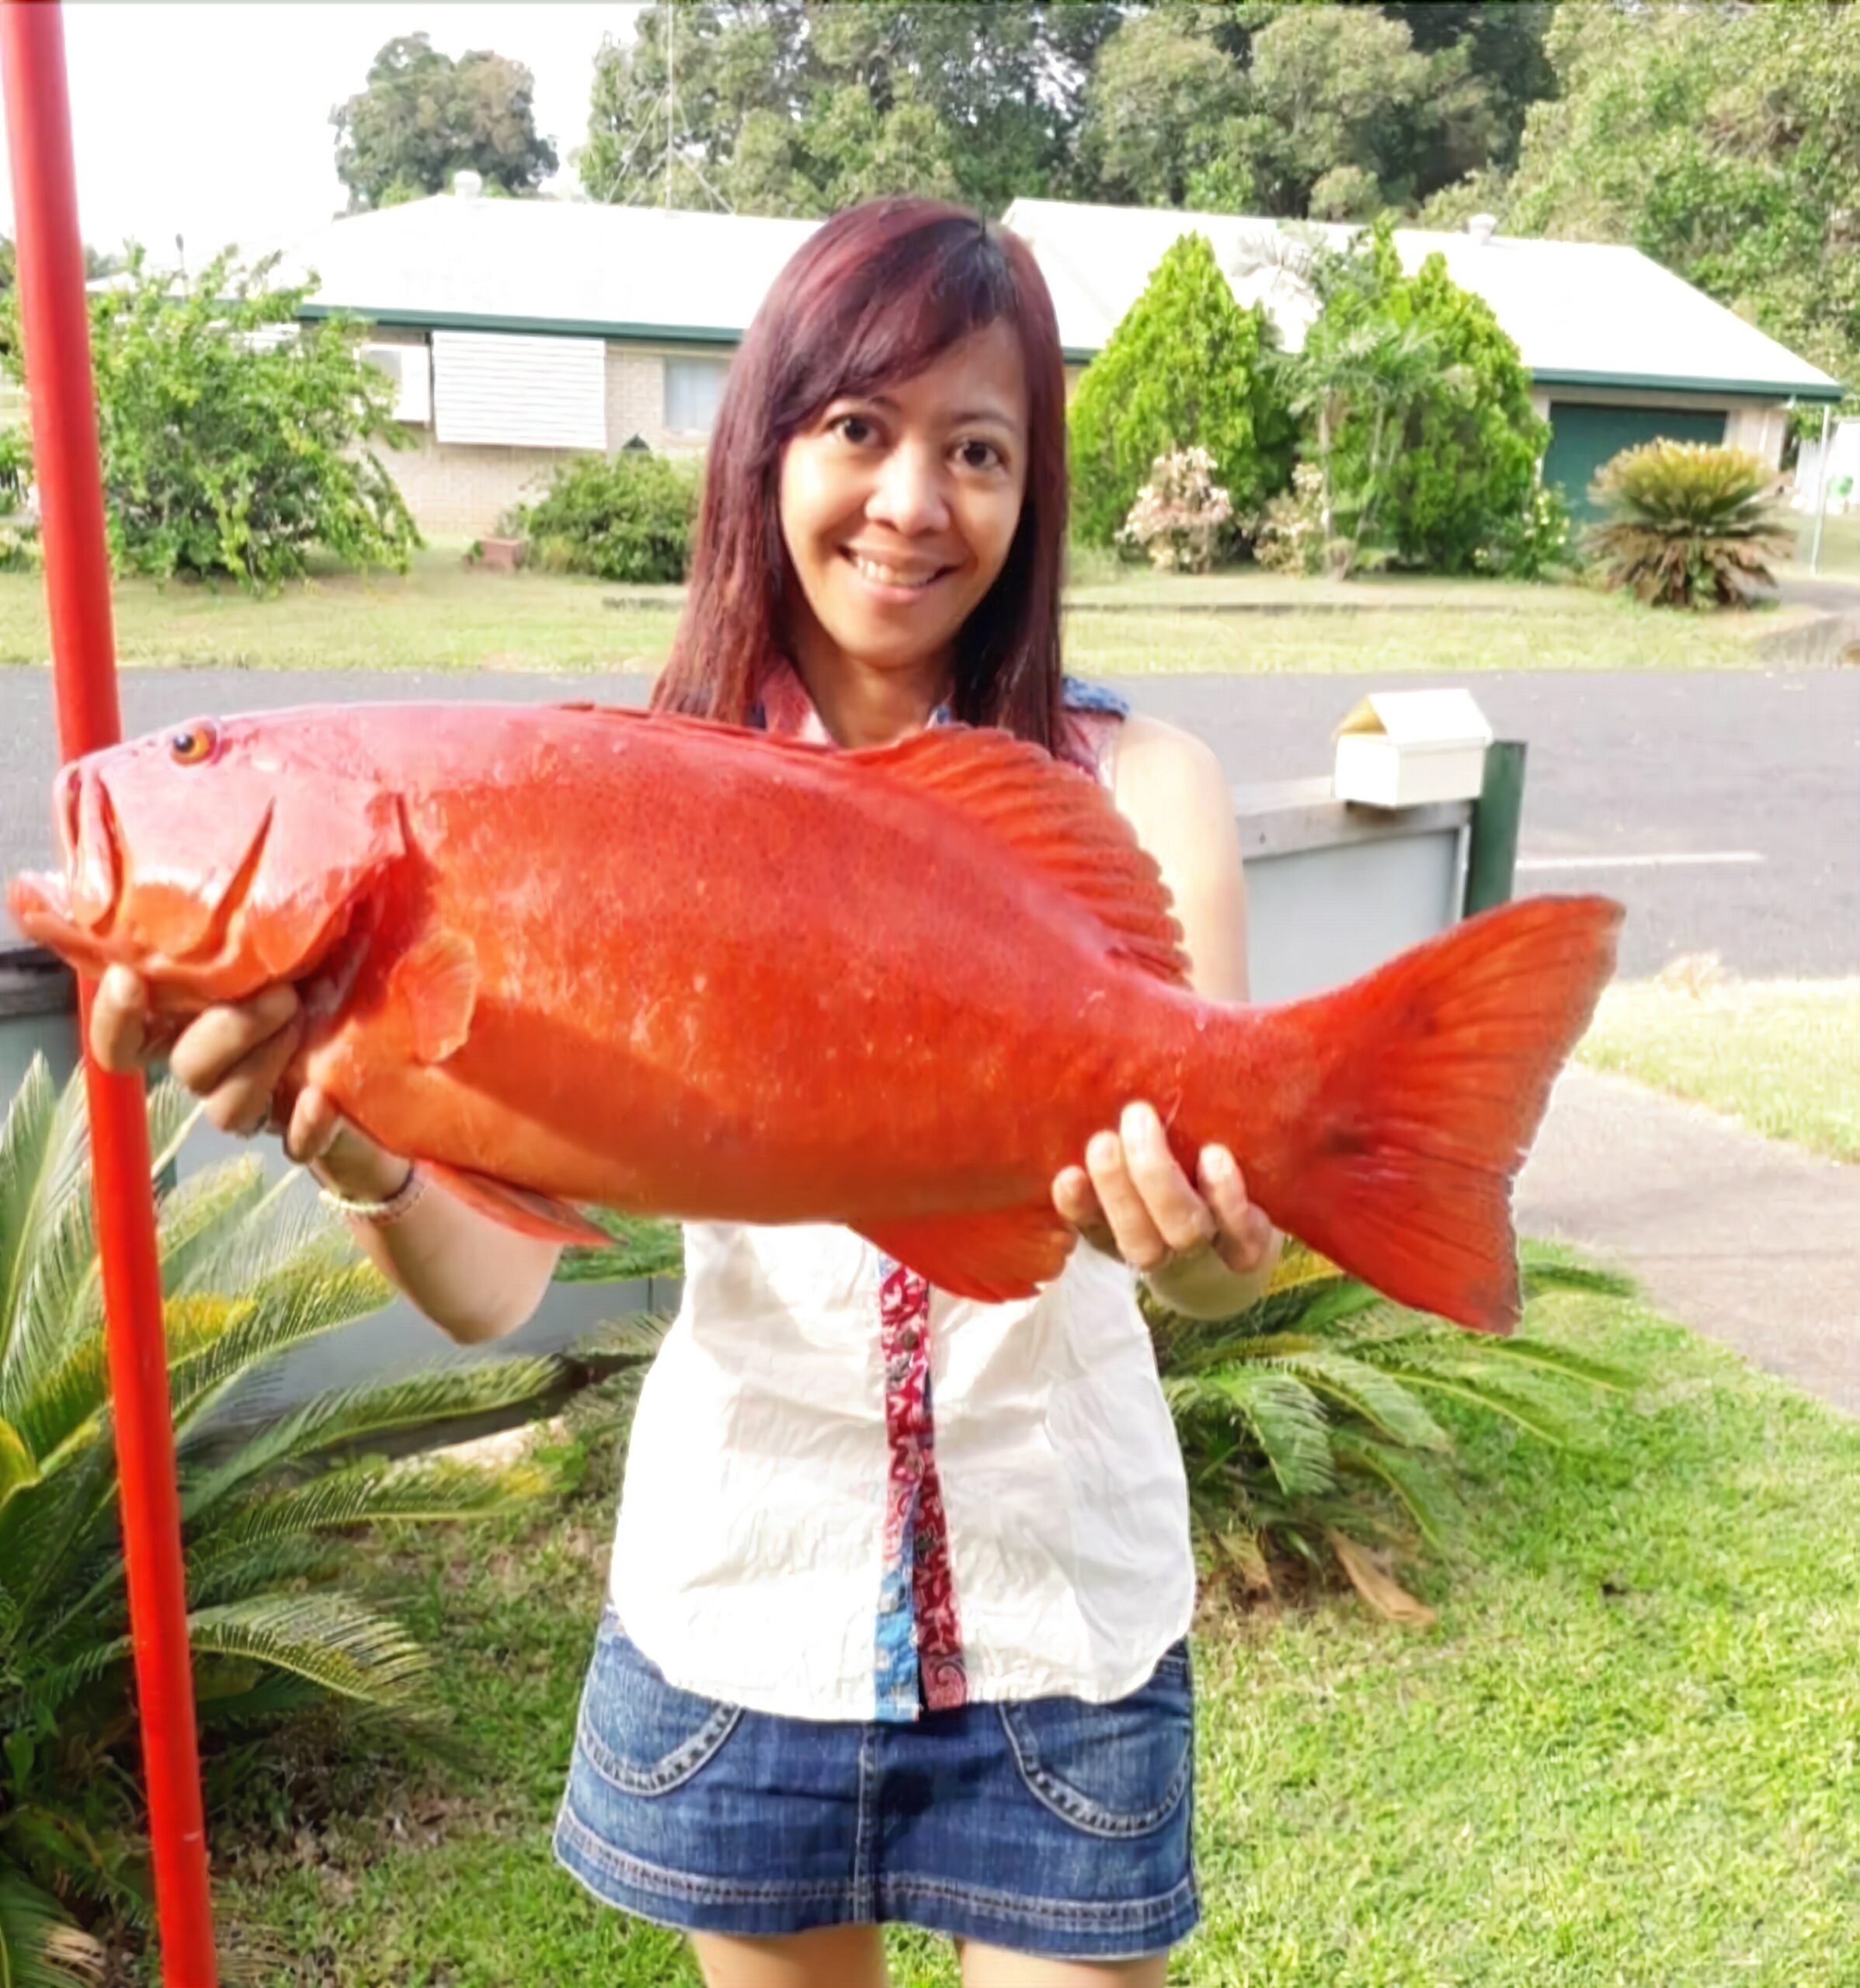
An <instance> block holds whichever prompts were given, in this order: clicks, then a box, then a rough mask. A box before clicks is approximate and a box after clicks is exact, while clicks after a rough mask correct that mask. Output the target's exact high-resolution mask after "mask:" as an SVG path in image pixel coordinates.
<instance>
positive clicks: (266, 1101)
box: [207, 1015, 304, 1138]
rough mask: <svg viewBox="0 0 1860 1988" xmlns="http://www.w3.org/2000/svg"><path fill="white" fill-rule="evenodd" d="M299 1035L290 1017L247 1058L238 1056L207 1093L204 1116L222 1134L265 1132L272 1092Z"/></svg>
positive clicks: (294, 1051)
mask: <svg viewBox="0 0 1860 1988" xmlns="http://www.w3.org/2000/svg"><path fill="white" fill-rule="evenodd" d="M303 1033H304V1028H303V1023H302V1022H301V1020H300V1019H299V1018H298V1017H297V1016H295V1015H293V1016H292V1017H290V1020H288V1021H287V1022H286V1023H285V1024H284V1026H283V1027H282V1028H280V1029H279V1030H276V1031H275V1032H274V1033H273V1034H270V1035H268V1036H267V1037H265V1039H264V1041H262V1042H261V1043H260V1044H259V1046H258V1048H256V1049H254V1050H253V1051H252V1052H251V1054H250V1055H246V1056H242V1057H241V1058H240V1059H239V1060H238V1062H236V1063H235V1064H234V1065H232V1067H231V1069H230V1070H228V1072H226V1074H225V1076H223V1077H222V1078H221V1080H220V1082H219V1083H217V1084H216V1085H214V1087H213V1089H212V1090H210V1091H209V1092H208V1093H207V1117H208V1118H209V1119H210V1121H212V1123H213V1124H216V1125H217V1126H218V1127H219V1128H220V1130H221V1131H222V1132H231V1133H234V1134H235V1135H237V1136H238V1138H251V1136H252V1134H253V1133H255V1132H261V1131H263V1130H264V1129H265V1127H266V1124H267V1123H268V1122H269V1120H270V1117H271V1099H272V1093H273V1092H274V1091H275V1090H276V1089H277V1087H278V1079H280V1077H282V1076H283V1074H284V1070H285V1066H286V1065H287V1064H288V1063H289V1062H290V1059H291V1058H292V1057H293V1056H294V1055H296V1054H297V1045H298V1044H299V1043H300V1041H301V1040H302V1037H303Z"/></svg>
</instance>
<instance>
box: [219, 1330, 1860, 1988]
mask: <svg viewBox="0 0 1860 1988" xmlns="http://www.w3.org/2000/svg"><path fill="white" fill-rule="evenodd" d="M1534 1322H1535V1324H1536V1325H1537V1326H1538V1327H1539V1328H1540V1329H1542V1330H1544V1331H1545V1333H1547V1334H1549V1336H1553V1337H1555V1338H1557V1339H1559V1340H1563V1341H1564V1342H1566V1343H1570V1344H1573V1345H1578V1346H1580V1347H1584V1348H1585V1349H1587V1350H1591V1351H1594V1352H1596V1353H1598V1354H1602V1355H1603V1356H1604V1357H1618V1358H1623V1359H1626V1360H1629V1361H1633V1362H1635V1363H1636V1364H1638V1365H1639V1366H1640V1367H1641V1368H1643V1371H1646V1372H1647V1373H1649V1374H1650V1375H1653V1376H1654V1377H1655V1378H1654V1381H1653V1383H1652V1384H1651V1385H1650V1387H1649V1388H1648V1389H1647V1390H1646V1392H1645V1393H1644V1394H1643V1397H1642V1398H1641V1399H1639V1400H1638V1401H1634V1402H1610V1403H1609V1404H1608V1405H1607V1406H1604V1408H1603V1409H1601V1410H1600V1411H1598V1436H1599V1437H1600V1438H1601V1439H1602V1440H1601V1441H1599V1442H1598V1444H1596V1445H1595V1446H1594V1447H1591V1448H1590V1449H1588V1450H1587V1451H1584V1452H1570V1451H1552V1450H1549V1449H1547V1448H1545V1447H1544V1446H1542V1445H1541V1444H1538V1443H1535V1442H1534V1441H1531V1440H1529V1439H1528V1438H1525V1437H1518V1436H1516V1435H1514V1434H1511V1433H1508V1432H1507V1431H1506V1430H1503V1429H1495V1428H1492V1427H1486V1426H1485V1425H1483V1423H1471V1422H1465V1421H1464V1420H1462V1421H1461V1422H1460V1423H1458V1426H1456V1427H1455V1432H1454V1433H1455V1436H1456V1437H1457V1438H1458V1440H1459V1441H1461V1442H1462V1444H1464V1448H1465V1457H1466V1459H1467V1462H1468V1467H1469V1474H1468V1475H1467V1477H1466V1478H1465V1479H1464V1480H1463V1482H1464V1485H1465V1489H1466V1491H1467V1493H1468V1496H1467V1500H1466V1502H1467V1505H1468V1507H1469V1512H1470V1514H1471V1517H1470V1518H1469V1521H1468V1529H1467V1531H1465V1534H1464V1535H1463V1537H1462V1538H1461V1539H1460V1541H1458V1545H1456V1547H1455V1552H1454V1555H1453V1557H1452V1559H1451V1561H1450V1562H1438V1563H1435V1564H1432V1565H1429V1566H1423V1567H1421V1568H1420V1569H1419V1570H1418V1571H1414V1572H1411V1573H1410V1574H1409V1576H1408V1578H1409V1580H1410V1585H1411V1586H1413V1587H1414V1588H1415V1589H1416V1590H1417V1591H1418V1592H1420V1594H1422V1596H1423V1597H1424V1598H1425V1599H1426V1600H1429V1601H1430V1602H1431V1603H1432V1604H1434V1606H1435V1607H1437V1608H1438V1610H1439V1611H1440V1620H1439V1621H1438V1624H1437V1625H1435V1626H1434V1628H1431V1629H1428V1630H1425V1631H1420V1632H1414V1631H1401V1630H1396V1629H1394V1628H1390V1627H1389V1626H1387V1625H1382V1624H1380V1623H1378V1622H1377V1621H1374V1620H1372V1619H1370V1618H1368V1617H1367V1616H1366V1615H1365V1614H1364V1613H1363V1612H1362V1611H1361V1609H1360V1608H1359V1607H1358V1606H1357V1605H1356V1604H1354V1603H1353V1602H1352V1601H1350V1600H1327V1601H1323V1602H1320V1603H1319V1604H1316V1605H1315V1606H1312V1607H1304V1608H1301V1609H1299V1610H1298V1611H1290V1612H1287V1613H1285V1614H1283V1615H1281V1616H1280V1617H1278V1618H1277V1619H1273V1618H1267V1617H1253V1618H1246V1619H1245V1620H1243V1621H1239V1622H1237V1623H1236V1622H1233V1621H1228V1622H1226V1623H1221V1622H1218V1621H1210V1622H1209V1623H1208V1625H1206V1626H1205V1628H1204V1629H1203V1631H1202V1632H1201V1635H1200V1637H1199V1640H1198V1664H1199V1667H1200V1674H1201V1684H1202V1693H1203V1695H1202V1712H1201V1725H1200V1760H1199V1802H1200V1808H1199V1813H1198V1855H1199V1861H1200V1867H1201V1876H1202V1881H1203V1885H1204V1890H1205V1897H1206V1903H1207V1909H1208V1916H1207V1921H1206V1924H1205V1928H1204V1930H1203V1931H1202V1932H1201V1934H1200V1935H1199V1936H1198V1938H1196V1940H1195V1941H1194V1942H1193V1943H1191V1945H1189V1946H1188V1947H1187V1948H1186V1949H1185V1950H1184V1952H1183V1953H1182V1954H1181V1955H1180V1956H1179V1957H1178V1961H1177V1965H1176V1968H1175V1969H1174V1971H1173V1973H1172V1976H1171V1980H1172V1983H1176V1984H1179V1988H1626V1985H1627V1984H1632V1988H1643V1985H1644V1988H1726V1984H1729V1983H1737V1984H1740V1988H1803V1984H1806V1983H1816V1984H1821V1985H1822V1988H1854V1984H1855V1983H1860V1738H1857V1736H1860V1667H1856V1666H1855V1663H1854V1660H1853V1653H1854V1649H1855V1643H1856V1640H1857V1639H1860V1600H1856V1597H1860V1427H1856V1426H1855V1424H1854V1423H1851V1421H1849V1420H1845V1419H1844V1418H1843V1417H1841V1416H1838V1415H1837V1414H1836V1413H1834V1411H1832V1410H1831V1409H1826V1408H1824V1407H1823V1406H1820V1404H1818V1403H1817V1402H1813V1401H1812V1400H1810V1399H1808V1398H1806V1397H1805V1396H1803V1395H1799V1394H1798V1393H1796V1392H1794V1391H1793V1390H1792V1389H1790V1388H1786V1387H1785V1386H1783V1385H1781V1384H1780V1383H1778V1382H1773V1381H1771V1380H1769V1379H1768V1378H1764V1377H1763V1376H1761V1375H1757V1374H1756V1373H1754V1371H1751V1370H1750V1369H1749V1368H1746V1367H1745V1366H1744V1364H1742V1363H1741V1362H1740V1361H1737V1360H1736V1359H1735V1358H1734V1357H1732V1356H1731V1355H1730V1354H1726V1353H1725V1352H1723V1351H1722V1350H1719V1349H1718V1348H1716V1347H1711V1346H1709V1345H1707V1344H1705V1343H1703V1342H1701V1341H1699V1340H1696V1339H1695V1338H1694V1337H1692V1336H1691V1335H1690V1334H1688V1333H1685V1332H1684V1331H1683V1330H1681V1329H1678V1328H1677V1327H1675V1326H1671V1325H1669V1324H1667V1323H1665V1322H1663V1321H1661V1320H1660V1319H1657V1318H1655V1317H1654V1316H1653V1315H1651V1314H1650V1313H1648V1312H1645V1311H1643V1310H1642V1309H1639V1308H1638V1307H1637V1306H1635V1305H1630V1304H1625V1303H1623V1302H1621V1301H1618V1300H1604V1299H1596V1298H1569V1297H1566V1298H1557V1299H1555V1300H1552V1301H1547V1302H1545V1305H1544V1307H1543V1309H1542V1314H1541V1316H1540V1317H1538V1319H1536V1320H1535V1321H1534ZM609 1526H610V1505H609V1502H608V1499H607V1497H606V1496H600V1497H596V1498H585V1499H583V1500H580V1501H579V1502H577V1503H572V1504H570V1505H569V1506H568V1507H565V1509H564V1510H561V1511H558V1513H556V1514H554V1515H553V1516H551V1517H550V1518H548V1520H547V1521H544V1522H542V1523H540V1524H536V1523H532V1524H530V1527H527V1529H520V1528H518V1527H516V1526H514V1525H513V1526H512V1527H510V1528H509V1530H508V1531H506V1533H505V1534H504V1535H503V1536H502V1543H501V1545H499V1547H498V1548H496V1549H495V1550H493V1551H488V1552H487V1551H486V1550H485V1545H484V1541H483V1539H482V1535H481V1534H477V1533H475V1534H473V1535H472V1537H471V1540H469V1541H461V1545H460V1546H459V1548H458V1550H457V1554H456V1556H455V1557H454V1559H452V1560H451V1561H450V1562H449V1563H447V1565H445V1566H443V1568H439V1569H435V1568H433V1566H431V1563H430V1562H416V1561H415V1560H413V1559H406V1560H405V1561H401V1560H397V1559H395V1557H394V1556H393V1555H392V1553H391V1552H388V1551H387V1550H385V1549H384V1548H383V1547H382V1546H381V1545H378V1544H377V1545H372V1546H370V1547H368V1548H364V1549H363V1551H365V1552H367V1554H368V1555H369V1556H370V1559H371V1560H372V1561H373V1562H374V1568H375V1572H376V1574H377V1577H378V1579H379V1580H380V1581H381V1583H382V1584H383V1585H384V1587H387V1588H388V1589H389V1590H393V1591H396V1592H398V1593H399V1594H402V1597H403V1598H404V1599H405V1601H406V1603H407V1604H408V1605H409V1610H410V1612H411V1614H412V1616H413V1617H414V1618H415V1621H416V1622H417V1625H418V1627H419V1630H420V1631H421V1632H422V1635H425V1636H426V1637H427V1638H429V1639H432V1640H433V1642H435V1643H436V1645H437V1646H440V1647H441V1648H443V1649H445V1650H446V1652H447V1669H446V1670H445V1672H444V1673H443V1677H441V1679H440V1683H439V1689H440V1692H441V1694H442V1695H443V1698H444V1699H445V1700H446V1701H447V1704H448V1705H449V1706H450V1709H451V1711H452V1713H453V1715H454V1719H456V1722H457V1730H458V1733H459V1735H460V1736H461V1738H463V1739H464V1740H465V1741H466V1742H467V1743H468V1744H469V1745H470V1746H471V1747H472V1748H474V1749H475V1751H476V1754H477V1760H476V1762H475V1764H474V1765H473V1766H471V1767H469V1768H468V1769H467V1770H465V1771H444V1770H442V1769H440V1768H437V1767H431V1766H429V1767H422V1768H419V1769H415V1770H409V1769H408V1768H406V1767H405V1766H403V1765H402V1764H400V1763H399V1762H398V1760H388V1761H384V1762H383V1763H382V1764H381V1767H380V1768H379V1769H378V1771H377V1778H376V1779H375V1781H374V1785H373V1786H372V1787H371V1788H370V1789H369V1790H368V1791H367V1792H368V1794H369V1795H370V1802H369V1804H368V1806H367V1809H366V1812H362V1813H348V1812H337V1813H333V1814H331V1815H329V1816H325V1818H324V1819H322V1820H321V1821H320V1822H319V1823H315V1825H314V1826H296V1827H294V1828H292V1827H287V1828H285V1829H283V1830H280V1831H276V1832H272V1833H269V1834H266V1835H265V1836H264V1837H263V1840H260V1839H259V1837H255V1835H254V1834H253V1833H251V1832H249V1831H247V1832H244V1833H241V1832H238V1831H235V1830H231V1829H229V1828H227V1827H225V1826H221V1829H220V1830H219V1831H218V1833H217V1840H216V1842H215V1844H214V1857H215V1868H216V1870H217V1872H220V1873H221V1892H220V1900H221V1910H222V1914H223V1916H224V1918H225V1920H226V1921H227V1922H228V1924H229V1925H230V1926H231V1927H232V1928H233V1929H234V1930H235V1934H236V1936H237V1938H238V1941H239V1943H240V1944H241V1945H257V1944H260V1943H264V1944H269V1945H272V1946H273V1948H275V1949H276V1951H278V1952H280V1953H281V1954H282V1955H286V1956H288V1957H289V1958H286V1959H285V1960H283V1962H281V1964H280V1965H277V1966H276V1967H275V1968H273V1969H271V1970H269V1971H268V1972H262V1973H261V1975H260V1976H259V1979H261V1980H262V1982H263V1983H264V1984H265V1988H287V1984H304V1983H317V1984H319V1988H442V1984H443V1988H559V1984H561V1983H564V1982H595V1981H598V1982H600V1983H603V1988H666V1984H676V1988H688V1984H694V1983H695V1981H696V1976H695V1974H694V1972H693V1971H692V1969H690V1965H689V1964H688V1962H687V1960H686V1959H685V1958H684V1956H683V1954H682V1953H681V1952H680V1948H679V1947H678V1946H677V1945H676V1942H675V1941H673V1940H672V1939H670V1938H668V1937H667V1936H666V1935H665V1934H662V1933H659V1932H656V1931H652V1930H651V1929H649V1928H645V1927H634V1926H630V1925H629V1924H628V1923H627V1922H625V1921H624V1920H621V1919H620V1918H619V1917H617V1916H616V1915H614V1914H613V1913H609V1912H607V1911H605V1910H603V1909H601V1908H600V1907H598V1906H596V1905H594V1904H593V1903H592V1902H591V1901H590V1900H589V1899H587V1898H586V1896H585V1895H584V1894H583V1893H582V1892H581V1891H580V1890H579V1888H578V1887H577V1886H576V1885H575V1884H574V1883H573V1882H572V1881H571V1880H570V1879H568V1877H567V1876H566V1875H564V1874H562V1873H561V1872H558V1871H557V1870H555V1868H554V1867H553V1866H552V1865H551V1861H550V1858H549V1853H548V1827H549V1824H550V1822H551V1818H552V1816H553V1812H554V1808H555V1802H556V1800H557V1798H558V1793H559V1791H560V1788H561V1780H562V1775H563V1772H564V1769H565V1762H566V1758H567V1753H568V1745H569V1739H570V1730H571V1724H572V1718H573V1715H574V1709H575V1701H576V1697H577V1694H578V1691H579V1686H580V1681H581V1675H582V1667H583V1666H584V1664H585V1663H586V1659H587V1656H588V1652H589V1646H590V1643H591V1640H592V1636H593V1624H594V1621H595V1618H596V1614H597V1612H598V1609H599V1602H600V1590H601V1583H602V1578H603V1569H604V1565H605V1559H606V1555H607V1545H608V1537H609ZM271 1779H272V1780H273V1782H275V1781H276V1775H275V1774H273V1776H272V1777H271ZM895 1961H896V1969H895V1978H896V1979H897V1981H898V1982H899V1984H900V1988H951V1985H952V1984H953V1983H954V1971H953V1969H952V1968H951V1965H950V1963H949V1961H948V1958H947V1955H946V1954H945V1953H944V1952H943V1951H942V1950H941V1949H940V1948H938V1947H937V1946H936V1945H934V1944H933V1943H932V1942H930V1941H928V1940H920V1939H918V1938H913V1937H907V1938H901V1939H899V1940H898V1941H895Z"/></svg>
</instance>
